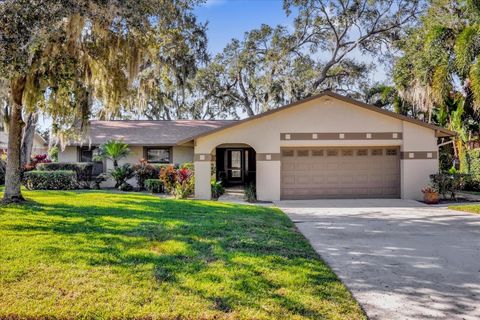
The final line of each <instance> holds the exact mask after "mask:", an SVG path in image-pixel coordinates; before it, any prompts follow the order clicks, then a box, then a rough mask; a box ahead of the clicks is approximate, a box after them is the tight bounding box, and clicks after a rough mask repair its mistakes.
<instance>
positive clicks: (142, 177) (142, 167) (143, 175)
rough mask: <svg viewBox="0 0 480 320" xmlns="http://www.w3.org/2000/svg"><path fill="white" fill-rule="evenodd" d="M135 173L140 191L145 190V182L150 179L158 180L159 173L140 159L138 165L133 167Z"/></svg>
mask: <svg viewBox="0 0 480 320" xmlns="http://www.w3.org/2000/svg"><path fill="white" fill-rule="evenodd" d="M133 170H134V171H135V179H136V180H137V185H138V188H139V189H140V190H145V181H146V180H148V179H155V178H158V174H159V171H158V170H157V169H156V168H155V167H154V166H152V165H151V164H149V163H148V162H147V160H145V159H140V160H139V161H138V163H137V164H135V165H134V166H133Z"/></svg>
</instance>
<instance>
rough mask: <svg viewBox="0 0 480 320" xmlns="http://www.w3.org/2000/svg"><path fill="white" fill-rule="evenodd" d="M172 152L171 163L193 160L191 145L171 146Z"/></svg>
mask: <svg viewBox="0 0 480 320" xmlns="http://www.w3.org/2000/svg"><path fill="white" fill-rule="evenodd" d="M172 153H173V155H172V158H173V163H175V164H182V163H185V162H193V145H191V146H175V147H173V148H172Z"/></svg>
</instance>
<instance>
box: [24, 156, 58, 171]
mask: <svg viewBox="0 0 480 320" xmlns="http://www.w3.org/2000/svg"><path fill="white" fill-rule="evenodd" d="M50 162H52V160H50V159H48V155H46V154H37V155H34V156H32V157H31V158H30V162H29V163H27V164H26V165H25V167H24V168H23V170H24V171H32V170H36V169H37V166H38V165H39V164H42V163H50Z"/></svg>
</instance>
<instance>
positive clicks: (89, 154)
mask: <svg viewBox="0 0 480 320" xmlns="http://www.w3.org/2000/svg"><path fill="white" fill-rule="evenodd" d="M96 155H97V148H96V147H91V148H89V147H82V148H80V152H79V159H78V160H79V161H80V162H93V169H92V175H93V176H98V175H99V174H100V173H103V171H104V170H103V162H102V161H95V156H96Z"/></svg>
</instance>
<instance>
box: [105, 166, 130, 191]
mask: <svg viewBox="0 0 480 320" xmlns="http://www.w3.org/2000/svg"><path fill="white" fill-rule="evenodd" d="M134 174H135V172H134V171H133V168H132V165H131V164H129V163H125V164H124V165H121V166H118V167H116V168H113V169H111V170H109V172H108V175H109V176H110V177H111V178H112V179H113V180H115V188H119V187H120V186H122V185H123V184H124V183H126V181H127V180H129V179H131V178H133V176H134Z"/></svg>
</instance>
